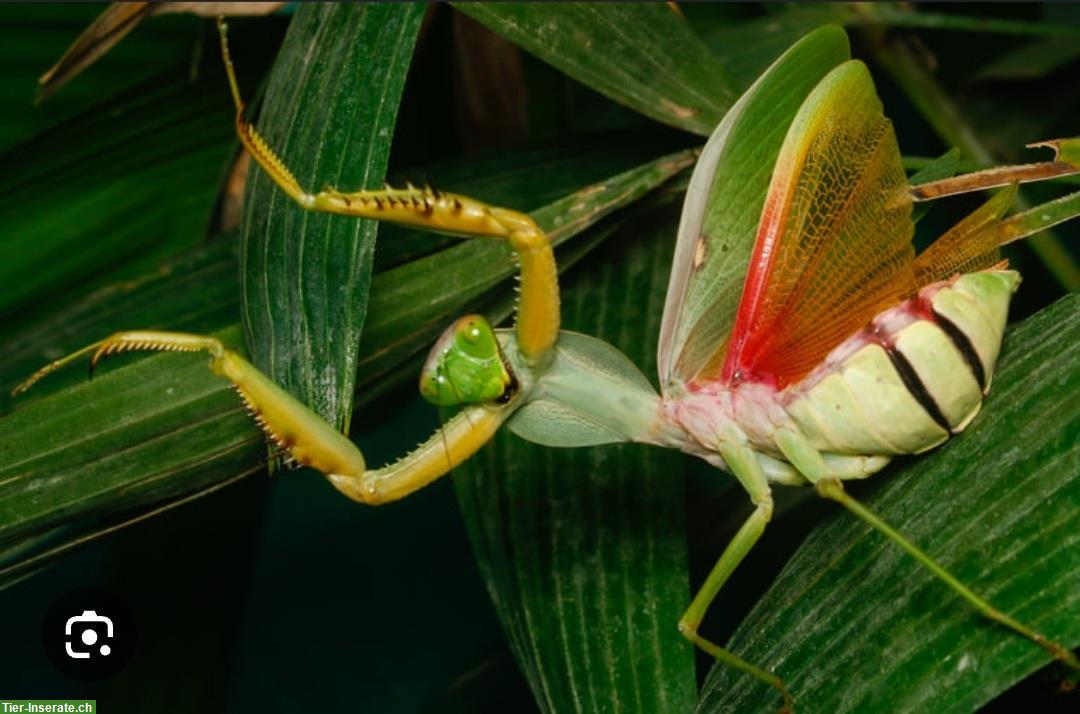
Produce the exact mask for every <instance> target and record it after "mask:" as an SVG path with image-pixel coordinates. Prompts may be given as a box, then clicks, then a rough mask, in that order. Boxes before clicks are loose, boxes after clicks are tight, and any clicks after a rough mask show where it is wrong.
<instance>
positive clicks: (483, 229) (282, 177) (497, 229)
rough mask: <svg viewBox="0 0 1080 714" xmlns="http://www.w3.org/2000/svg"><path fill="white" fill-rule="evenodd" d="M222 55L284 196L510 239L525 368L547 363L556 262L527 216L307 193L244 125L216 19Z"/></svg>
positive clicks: (403, 198) (415, 199) (424, 194)
mask: <svg viewBox="0 0 1080 714" xmlns="http://www.w3.org/2000/svg"><path fill="white" fill-rule="evenodd" d="M218 29H219V30H220V35H221V53H222V56H223V58H224V60H225V69H226V72H227V74H228V77H229V87H230V88H231V90H232V96H233V102H234V103H235V104H236V133H237V135H238V136H239V137H240V141H241V142H242V143H243V145H244V147H245V148H247V150H248V152H249V153H250V154H251V156H252V158H253V159H255V161H256V162H257V163H258V164H259V165H260V166H261V167H262V168H263V170H265V171H266V173H267V174H268V175H269V176H270V178H271V179H273V181H274V183H276V184H277V185H278V186H279V187H280V188H281V190H282V191H284V192H285V193H286V194H288V195H289V196H290V197H291V198H292V199H293V200H294V201H296V202H297V203H298V204H299V205H300V206H302V207H303V208H306V209H308V210H312V211H320V212H324V213H337V214H340V215H344V216H355V217H358V218H373V219H375V220H380V221H389V222H391V223H400V224H404V225H410V226H416V227H418V228H425V229H427V230H432V231H439V232H444V233H454V234H458V235H463V236H469V237H478V238H499V239H503V240H505V241H506V242H507V243H508V244H509V246H510V247H511V248H512V249H513V250H514V252H515V253H516V255H517V258H518V263H519V266H520V270H521V286H520V295H519V298H518V306H517V324H516V328H515V329H516V331H517V343H518V347H519V349H520V351H521V354H522V355H523V356H524V357H525V359H526V361H528V362H530V363H532V364H541V365H542V364H543V363H544V362H545V361H546V360H548V359H550V357H551V354H552V352H551V348H552V346H553V345H554V344H555V339H556V338H557V337H558V334H559V287H558V281H557V276H558V273H557V271H556V267H555V257H554V254H553V253H552V251H551V244H550V241H549V240H548V237H547V235H545V234H544V232H543V231H542V230H540V228H539V227H538V226H537V225H536V223H535V222H534V221H533V220H532V218H530V217H529V216H527V215H525V214H523V213H519V212H517V211H513V210H510V209H507V208H497V207H493V206H489V205H487V204H485V203H482V202H480V201H477V200H475V199H472V198H468V197H467V196H460V195H457V194H452V193H443V192H441V191H436V190H434V189H432V188H430V187H428V188H415V187H412V186H407V187H406V188H403V189H395V188H389V187H387V188H385V189H382V190H377V191H354V192H351V193H346V192H342V191H338V190H336V189H324V190H322V191H319V192H317V193H309V192H307V191H305V190H304V189H303V188H301V186H300V184H299V182H298V181H297V180H296V178H295V177H294V176H293V174H292V172H291V171H289V169H288V167H286V166H285V163H284V162H283V161H282V160H281V159H280V158H279V157H278V156H277V154H275V153H274V151H273V150H271V149H270V147H269V146H268V145H267V143H266V141H265V140H263V138H262V137H261V136H259V134H258V132H256V130H255V127H254V126H252V125H251V124H250V123H249V122H247V121H246V120H245V119H244V102H243V100H242V99H241V97H240V89H239V87H238V85H237V83H236V73H235V72H234V71H233V65H232V59H231V58H230V56H229V45H228V39H227V27H226V25H225V23H224V21H223V20H221V19H220V18H218Z"/></svg>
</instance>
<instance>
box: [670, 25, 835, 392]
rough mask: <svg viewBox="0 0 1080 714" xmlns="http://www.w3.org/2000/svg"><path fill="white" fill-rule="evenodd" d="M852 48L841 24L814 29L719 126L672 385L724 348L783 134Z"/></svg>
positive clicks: (686, 271)
mask: <svg viewBox="0 0 1080 714" xmlns="http://www.w3.org/2000/svg"><path fill="white" fill-rule="evenodd" d="M848 57H849V52H848V44H847V36H846V35H845V34H844V32H843V30H841V29H840V28H838V27H823V28H820V29H817V30H815V31H813V32H811V33H810V34H809V35H807V36H806V37H804V38H803V39H802V40H800V41H799V42H798V43H797V44H796V45H795V46H793V47H792V48H791V49H789V50H788V51H787V52H785V53H784V54H783V56H781V57H780V58H779V59H777V60H776V62H774V63H773V64H772V66H770V67H769V69H768V70H767V71H766V72H765V73H764V74H763V75H762V76H761V77H760V78H759V79H758V80H757V81H756V82H755V83H754V85H753V86H752V87H751V88H750V89H749V90H747V91H746V93H745V94H744V95H743V96H742V98H741V99H740V100H739V101H738V103H737V104H736V105H735V106H734V107H733V108H732V109H731V111H729V112H728V113H727V115H725V117H724V120H723V121H722V122H721V123H720V125H719V126H718V127H717V128H716V131H715V132H713V136H712V138H710V140H709V143H708V144H707V145H706V147H705V151H704V153H703V154H702V155H701V158H700V159H699V161H698V165H697V168H696V169H695V170H694V175H693V177H692V178H691V180H690V186H689V188H688V189H687V193H686V203H685V205H684V207H683V216H682V220H681V221H680V223H679V235H678V242H677V245H676V249H675V257H674V260H673V261H672V268H671V280H670V282H669V285H668V294H667V300H666V302H665V305H664V319H663V323H662V325H661V329H660V341H659V349H658V358H659V359H658V366H659V371H660V383H661V385H662V388H663V389H664V391H665V392H667V391H668V390H669V389H670V388H671V387H672V386H674V385H679V384H685V383H687V382H690V381H692V379H693V378H694V376H695V375H697V374H698V373H699V372H700V371H701V369H702V366H703V365H704V364H706V363H707V362H708V361H709V360H710V359H711V358H715V357H716V355H717V354H718V353H719V354H721V355H722V354H723V351H724V345H726V344H727V340H728V336H729V335H730V333H731V328H732V325H733V324H734V322H735V311H736V307H737V306H738V304H739V295H740V293H739V290H740V288H741V285H742V278H743V276H744V275H745V274H746V266H747V264H748V263H749V260H750V254H751V251H752V250H753V245H754V236H755V233H756V230H757V226H758V221H759V219H760V217H761V208H762V205H763V204H764V201H765V196H766V193H767V191H768V187H769V177H770V174H771V173H772V167H773V165H774V164H775V162H776V157H777V155H778V154H779V152H780V147H781V146H782V145H783V142H784V136H785V134H786V132H787V129H788V127H789V126H790V125H791V122H792V121H793V120H794V118H795V115H796V114H797V113H798V111H799V107H800V106H802V103H803V101H804V100H805V99H806V97H807V96H809V94H810V93H811V91H813V89H814V87H816V86H817V84H818V83H819V82H820V81H821V80H822V79H823V78H824V77H825V76H826V75H827V74H828V73H829V71H830V70H832V69H833V68H834V67H836V66H837V65H839V64H841V63H842V62H844V61H846V60H847V59H848ZM721 359H722V357H721Z"/></svg>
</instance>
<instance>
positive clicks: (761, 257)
mask: <svg viewBox="0 0 1080 714" xmlns="http://www.w3.org/2000/svg"><path fill="white" fill-rule="evenodd" d="M777 171H778V172H783V173H786V174H788V175H790V174H791V173H793V171H792V169H791V168H790V167H788V166H783V167H781V166H777ZM788 188H789V184H787V183H785V184H782V185H775V186H773V187H771V190H770V191H769V195H768V197H767V198H766V199H765V206H764V208H763V209H762V213H761V223H760V224H759V227H758V234H757V238H756V239H755V242H754V252H753V254H752V255H751V257H750V267H749V269H748V270H747V273H746V282H745V283H744V284H743V293H742V299H741V300H740V301H739V311H738V313H736V316H735V325H734V326H733V327H732V330H731V340H730V341H729V343H728V351H727V355H726V357H725V359H724V366H723V369H722V370H721V372H720V381H721V382H722V383H728V382H730V381H731V379H732V377H733V376H734V375H735V374H736V373H737V372H739V371H740V369H742V368H744V367H745V364H744V360H743V359H742V357H743V354H744V352H745V350H746V347H747V343H748V341H749V340H750V337H751V336H752V335H753V334H754V332H755V322H757V317H758V314H759V311H760V307H761V305H762V302H763V301H764V299H765V296H766V295H767V293H768V287H769V277H770V276H771V275H772V268H773V262H774V261H775V259H776V248H777V242H778V241H779V239H780V237H781V232H780V228H781V226H783V225H784V221H785V219H786V217H787V211H786V206H787V205H788V202H787V201H786V200H785V199H786V198H787V195H788ZM761 381H763V382H766V383H768V382H769V380H768V379H764V380H761Z"/></svg>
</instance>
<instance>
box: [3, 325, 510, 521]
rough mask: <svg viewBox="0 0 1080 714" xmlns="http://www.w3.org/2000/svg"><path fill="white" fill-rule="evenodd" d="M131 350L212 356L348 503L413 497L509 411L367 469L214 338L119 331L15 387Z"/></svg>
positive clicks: (258, 416) (473, 420)
mask: <svg viewBox="0 0 1080 714" xmlns="http://www.w3.org/2000/svg"><path fill="white" fill-rule="evenodd" d="M132 351H167V352H206V353H208V354H209V355H210V369H211V370H213V372H214V373H215V374H219V375H221V376H222V377H224V378H225V379H227V380H229V382H230V383H231V384H232V386H233V388H234V389H235V390H236V393H237V394H238V395H239V396H240V399H241V400H242V401H243V403H244V406H245V407H246V408H247V411H248V413H249V414H250V415H251V417H252V418H253V419H254V420H255V423H256V424H258V426H259V428H261V429H262V430H263V432H265V434H266V436H267V438H268V439H269V440H270V441H271V442H272V443H273V444H274V445H275V446H276V447H277V448H278V449H280V450H281V451H284V452H285V453H287V454H288V456H289V458H290V459H291V460H293V461H295V462H296V463H298V464H301V465H303V466H310V467H312V468H314V469H317V470H319V471H321V472H322V473H324V474H326V477H327V478H328V479H329V480H330V482H331V483H332V484H334V486H335V487H336V488H337V489H338V490H339V491H341V492H342V493H344V494H345V495H346V496H348V497H349V498H351V499H353V500H356V501H360V502H362V503H368V504H373V505H374V504H378V503H384V502H386V501H393V500H397V499H399V498H403V497H404V496H407V495H409V494H410V493H412V492H413V491H416V490H417V489H419V488H421V487H423V486H426V485H427V484H428V483H430V482H432V481H434V480H435V479H437V478H438V477H439V476H442V475H443V474H445V473H446V472H447V471H449V470H450V469H452V468H453V467H455V466H457V465H458V464H460V463H461V462H462V461H464V460H465V459H467V458H469V457H470V456H471V455H472V454H474V453H476V451H477V449H479V448H480V447H481V446H483V445H484V443H485V442H487V440H488V439H490V438H491V436H492V435H493V434H494V433H495V431H496V430H497V429H498V428H499V426H500V425H501V424H502V423H503V421H504V420H505V419H506V417H508V416H509V415H510V413H511V410H510V409H509V408H508V405H499V404H494V403H492V404H479V405H472V406H468V407H465V408H464V409H463V410H462V411H461V412H459V413H458V414H457V415H455V416H454V418H452V419H451V420H450V421H449V422H447V423H446V424H445V425H444V426H443V428H442V429H441V430H440V432H439V433H437V434H435V435H434V436H433V437H432V438H430V439H429V440H428V441H427V442H425V443H424V444H421V445H420V446H419V447H417V449H416V450H415V451H413V452H412V453H410V454H409V455H408V456H406V457H404V458H403V459H401V460H399V461H397V462H396V463H394V464H391V465H389V466H385V467H383V468H381V469H375V470H370V471H369V470H368V469H367V467H366V465H365V463H364V456H363V454H361V453H360V449H358V448H356V445H355V444H353V443H352V442H351V441H349V439H348V438H346V437H345V436H343V435H342V434H340V433H338V432H337V431H335V430H334V428H333V427H331V426H330V425H329V424H327V423H326V421H324V420H323V419H322V418H321V417H320V416H319V415H318V414H316V413H315V412H313V411H311V410H310V409H309V408H308V407H306V406H304V405H303V404H301V403H300V402H299V401H298V400H297V399H296V398H295V397H293V396H292V395H291V394H289V393H288V392H286V391H285V390H284V389H282V388H281V387H279V386H278V385H276V384H275V383H274V382H273V381H272V380H270V379H269V378H268V377H267V376H266V375H264V374H263V373H262V372H260V371H259V370H258V369H256V368H255V367H254V366H253V365H252V364H251V363H250V362H248V361H247V360H246V359H244V358H243V357H241V356H240V355H238V354H237V353H236V352H233V351H232V350H230V349H228V348H227V347H225V345H224V344H222V343H221V341H220V340H218V339H216V338H214V337H204V336H201V335H190V334H187V333H183V332H161V331H152V330H140V331H133V332H118V333H116V334H114V335H111V336H110V337H107V338H105V339H104V340H101V341H100V342H95V343H94V344H92V345H89V346H88V347H84V348H83V349H81V350H79V351H78V352H75V353H73V354H70V355H68V356H67V357H64V358H62V359H59V360H56V361H55V362H51V363H49V364H48V365H46V366H44V367H42V368H41V369H39V370H38V371H37V372H35V373H34V374H33V375H31V376H30V377H29V378H28V379H27V380H26V381H24V382H23V383H21V384H20V385H19V386H17V387H16V388H15V390H14V391H13V394H21V393H22V392H25V391H26V390H27V389H29V388H30V387H31V386H33V384H34V383H35V382H37V381H38V380H39V379H41V378H42V377H45V376H46V375H48V374H50V373H52V372H54V371H56V370H57V369H59V368H60V367H63V366H64V365H66V364H68V363H70V362H72V361H73V360H76V359H78V358H80V357H83V356H85V355H87V354H90V353H93V356H92V357H91V358H90V370H91V373H92V372H93V369H94V367H95V366H97V364H98V362H100V361H101V360H102V359H103V358H105V357H108V356H109V355H113V354H117V353H119V352H132Z"/></svg>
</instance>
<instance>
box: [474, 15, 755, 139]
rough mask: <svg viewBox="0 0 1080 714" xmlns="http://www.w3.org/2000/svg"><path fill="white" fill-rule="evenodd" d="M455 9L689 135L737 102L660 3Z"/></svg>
mask: <svg viewBox="0 0 1080 714" xmlns="http://www.w3.org/2000/svg"><path fill="white" fill-rule="evenodd" d="M455 7H456V8H457V9H458V10H461V11H462V12H464V13H466V14H467V15H470V16H471V17H473V18H475V19H476V20H479V21H480V22H482V23H484V24H485V25H487V26H488V27H489V28H491V29H492V30H494V31H495V32H497V33H499V34H500V35H503V36H505V37H506V38H507V39H509V40H510V41H511V42H513V43H514V44H517V45H519V46H521V47H523V48H525V49H526V50H528V51H529V52H531V53H532V54H534V55H536V56H537V57H539V58H540V59H542V60H544V61H545V62H548V63H549V64H551V65H553V66H554V67H555V68H556V69H558V70H560V71H562V72H565V73H566V74H568V75H570V76H571V77H573V78H574V79H576V80H578V81H579V82H582V83H584V84H586V85H588V86H590V87H592V88H593V89H595V90H597V91H598V92H600V93H602V94H604V95H606V96H608V97H610V98H611V99H614V100H615V101H617V102H620V103H621V104H625V105H626V106H628V107H630V108H631V109H634V110H635V111H638V112H640V113H642V114H644V115H645V116H648V117H651V118H653V119H655V120H657V121H660V122H663V123H665V124H670V125H671V126H675V127H678V128H680V129H685V130H687V131H691V132H694V133H695V134H702V135H707V134H709V132H711V131H712V130H713V128H714V127H715V126H716V124H717V122H719V121H720V117H722V116H723V115H724V114H725V113H726V112H727V110H728V109H729V108H730V107H731V105H732V104H733V103H734V102H735V99H736V97H737V92H736V91H735V87H734V85H732V84H731V82H730V81H729V80H728V79H727V77H726V75H725V73H724V69H723V67H722V66H721V65H720V63H719V62H717V61H716V59H715V58H713V57H712V55H710V54H709V52H708V50H707V49H705V46H704V45H702V44H701V41H700V40H699V39H698V38H697V36H696V35H694V33H693V31H692V30H691V29H690V28H689V26H688V25H687V24H686V22H685V21H684V20H683V19H682V18H681V17H680V16H678V15H677V14H676V13H675V12H674V11H673V9H672V8H671V7H670V6H665V5H664V4H661V3H596V4H593V3H456V4H455Z"/></svg>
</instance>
